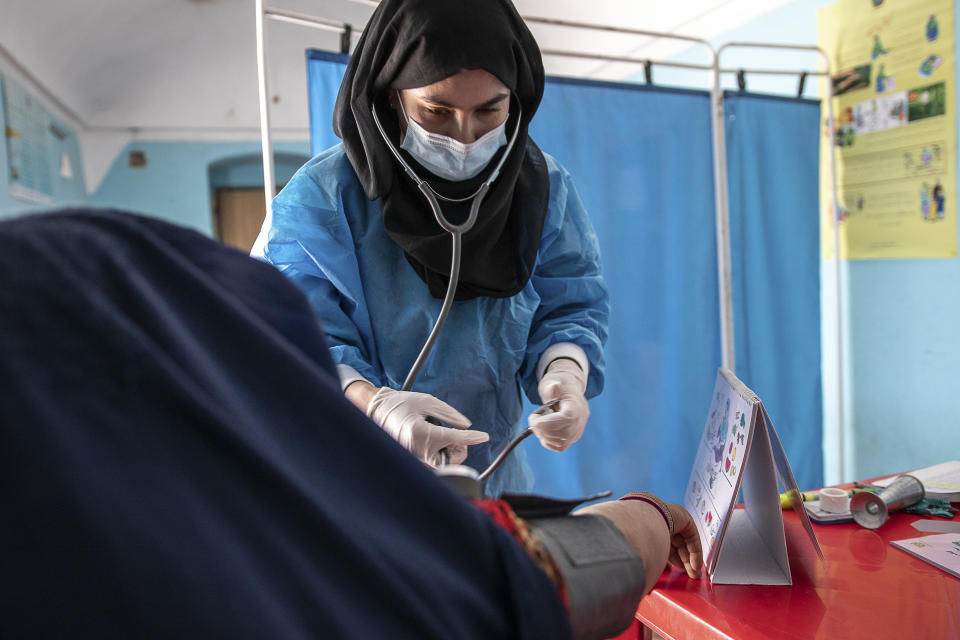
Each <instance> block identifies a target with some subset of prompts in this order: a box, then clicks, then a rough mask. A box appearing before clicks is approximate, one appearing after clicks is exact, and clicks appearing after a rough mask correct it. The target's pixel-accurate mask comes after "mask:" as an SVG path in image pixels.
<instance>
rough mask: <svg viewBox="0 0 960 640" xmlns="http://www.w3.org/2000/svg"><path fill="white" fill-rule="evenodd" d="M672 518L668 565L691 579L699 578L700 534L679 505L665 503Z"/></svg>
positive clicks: (688, 515) (686, 512)
mask: <svg viewBox="0 0 960 640" xmlns="http://www.w3.org/2000/svg"><path fill="white" fill-rule="evenodd" d="M665 504H666V505H667V508H669V509H670V515H671V516H673V537H672V538H671V539H670V556H669V558H668V560H669V561H670V564H672V565H673V566H675V567H677V568H678V569H683V570H684V571H686V572H687V575H688V576H690V577H691V578H699V577H700V567H701V566H702V565H703V550H702V549H701V548H700V534H699V533H698V532H697V525H696V524H695V523H694V522H693V518H692V517H691V516H690V513H689V512H688V511H687V510H686V509H684V508H683V506H681V505H679V504H674V503H671V502H667V503H665Z"/></svg>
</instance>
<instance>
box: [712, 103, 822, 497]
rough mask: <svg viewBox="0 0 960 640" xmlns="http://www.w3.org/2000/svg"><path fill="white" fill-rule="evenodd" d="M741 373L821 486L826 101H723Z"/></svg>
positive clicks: (812, 482) (807, 482) (808, 481)
mask: <svg viewBox="0 0 960 640" xmlns="http://www.w3.org/2000/svg"><path fill="white" fill-rule="evenodd" d="M724 113H725V115H726V138H727V185H728V189H729V195H730V253H731V256H732V259H731V265H730V266H731V278H732V280H733V287H732V290H733V309H734V314H733V325H734V333H735V335H734V342H735V344H736V365H737V377H739V378H740V379H741V380H743V381H744V382H745V383H746V384H747V386H749V387H750V388H751V389H753V391H754V392H755V393H756V394H757V395H758V396H760V398H761V399H762V400H763V403H764V406H766V408H767V412H768V413H769V414H770V418H771V419H772V420H773V424H774V427H775V428H776V430H777V434H778V435H779V436H780V441H781V442H782V443H783V447H784V449H785V450H786V452H787V459H788V460H789V461H790V466H791V467H792V468H793V473H794V475H795V476H796V478H797V483H798V484H799V485H800V486H801V487H808V488H809V487H819V486H821V485H822V484H823V455H822V438H823V435H822V422H823V415H822V410H823V409H822V402H821V397H820V396H821V387H820V382H821V381H820V235H819V234H820V227H819V215H820V214H819V211H820V200H819V185H820V182H819V180H820V176H819V153H820V150H819V136H818V135H817V131H818V127H819V122H820V103H819V102H817V101H814V100H797V99H785V98H779V97H775V96H761V95H756V94H744V93H730V94H728V95H727V96H726V100H725V102H724Z"/></svg>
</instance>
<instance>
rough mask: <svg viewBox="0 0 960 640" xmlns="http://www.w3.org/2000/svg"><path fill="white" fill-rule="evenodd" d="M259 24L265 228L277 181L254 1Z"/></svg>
mask: <svg viewBox="0 0 960 640" xmlns="http://www.w3.org/2000/svg"><path fill="white" fill-rule="evenodd" d="M254 3H255V5H256V11H257V16H256V22H257V89H258V91H259V93H260V146H261V150H262V152H263V195H264V198H266V213H265V217H264V221H263V224H264V227H267V226H269V225H270V221H271V220H272V218H273V215H272V212H271V211H272V204H273V196H275V195H276V180H275V179H274V177H273V175H274V170H273V146H272V144H271V143H270V99H269V93H268V92H267V59H266V42H265V34H264V29H263V21H264V12H263V0H254Z"/></svg>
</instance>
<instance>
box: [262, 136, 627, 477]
mask: <svg viewBox="0 0 960 640" xmlns="http://www.w3.org/2000/svg"><path fill="white" fill-rule="evenodd" d="M544 157H545V158H546V161H547V168H548V170H549V175H550V199H549V204H548V210H547V215H546V220H545V222H544V227H543V238H542V242H541V245H540V250H539V253H538V255H537V261H536V265H535V268H534V272H533V276H532V277H531V278H530V280H529V281H528V282H527V284H526V286H525V287H524V288H523V290H522V291H521V292H520V293H518V294H516V295H514V296H512V297H509V298H489V297H477V298H474V299H472V300H466V301H460V302H454V304H453V307H452V309H451V310H450V314H449V316H448V317H447V321H446V324H445V325H444V328H443V329H442V331H441V332H440V335H439V337H438V339H437V342H436V344H435V345H434V347H433V351H432V352H431V354H430V356H429V357H428V358H427V360H426V362H425V363H424V365H423V368H422V369H421V370H420V373H419V375H418V377H417V379H416V382H414V385H413V388H412V390H413V391H420V392H423V393H429V394H431V395H433V396H435V397H437V398H439V399H441V400H443V401H444V402H446V403H448V404H450V405H451V406H452V407H454V408H455V409H457V410H458V411H460V412H461V413H463V414H464V415H466V416H467V417H468V418H469V419H470V420H471V421H472V422H473V428H474V429H478V430H481V431H486V432H487V433H489V434H490V441H489V442H488V443H485V444H480V445H474V446H471V447H470V448H469V449H468V453H469V455H468V457H467V460H466V464H468V465H470V466H472V467H474V468H476V469H478V470H480V471H482V470H483V469H485V468H486V466H487V465H488V464H489V463H490V462H491V461H492V460H493V458H494V457H496V455H497V454H498V453H499V452H500V451H501V450H502V449H503V447H504V446H506V443H507V442H509V440H510V439H511V438H512V437H513V436H514V435H516V434H517V433H519V431H520V430H521V428H522V427H520V421H521V418H524V419H525V416H523V415H521V414H522V399H521V395H520V390H521V387H522V388H523V390H524V391H525V392H526V394H527V397H528V398H530V400H531V402H533V403H535V404H538V403H539V395H538V393H537V379H536V366H537V362H538V359H539V358H540V355H541V354H542V353H543V352H544V350H546V349H547V347H549V346H550V345H552V344H554V343H557V342H572V343H575V344H577V345H579V346H580V347H581V348H582V349H583V350H584V352H586V354H587V357H588V358H589V360H590V365H591V369H590V376H589V382H588V385H587V392H586V395H587V397H588V398H589V397H592V396H595V395H596V394H598V393H599V392H600V391H601V389H602V388H603V372H604V360H603V344H604V342H605V341H606V338H607V318H608V315H609V300H608V295H607V289H606V286H605V284H604V282H603V278H602V275H601V269H600V254H599V248H598V243H597V237H596V233H595V232H594V230H593V226H592V225H591V224H590V221H589V219H588V217H587V214H586V212H585V211H584V208H583V204H582V203H581V201H580V198H579V196H578V195H577V192H576V189H575V188H574V186H573V181H572V179H571V178H570V175H569V174H568V173H567V172H566V170H565V169H564V168H563V167H561V166H560V165H559V163H557V162H556V160H554V159H553V158H551V157H550V156H548V155H546V154H544ZM401 179H405V178H401ZM423 212H424V213H423V214H424V215H426V216H432V213H431V212H430V209H429V206H428V205H427V203H426V202H424V204H423ZM254 255H259V256H260V257H262V258H264V259H266V260H267V261H268V262H270V263H272V264H274V265H275V266H276V267H277V268H279V269H280V270H281V271H282V272H283V273H284V274H285V275H287V276H288V277H289V278H290V279H291V280H292V281H293V282H294V283H296V284H297V285H298V286H299V287H300V288H301V289H302V290H303V291H304V292H305V293H306V295H307V297H308V298H309V300H310V303H311V305H312V306H313V309H314V310H315V311H316V313H317V315H318V317H319V319H320V322H321V324H322V326H323V329H324V331H326V333H327V337H328V339H329V341H330V347H331V352H332V355H333V360H334V362H336V363H337V364H341V363H342V364H346V365H349V366H351V367H353V368H354V369H356V370H357V371H358V372H359V373H360V375H362V376H364V377H365V378H366V379H367V380H369V381H370V382H371V383H372V384H374V385H376V386H388V387H392V388H394V389H399V388H400V387H401V385H402V384H403V381H404V379H405V378H406V376H407V373H408V371H409V370H410V367H411V366H412V365H413V363H414V361H415V360H416V357H417V355H418V354H419V352H420V349H421V348H422V346H423V343H424V341H425V340H426V339H427V336H428V335H429V333H430V330H431V328H432V327H433V323H434V322H435V320H436V318H437V316H438V314H439V312H440V307H441V306H442V302H443V301H442V300H439V299H437V298H434V297H432V296H431V295H430V293H429V291H428V290H427V286H426V284H425V283H424V282H423V281H422V280H421V279H420V278H419V277H418V276H417V274H416V273H415V272H414V270H413V268H412V267H411V266H410V264H409V263H408V262H407V259H406V257H405V256H404V253H403V250H402V249H401V248H400V247H399V246H398V245H397V244H396V243H394V242H393V240H391V239H390V237H389V236H388V235H387V233H386V230H385V229H384V225H383V221H382V208H381V201H380V200H379V199H377V200H374V201H372V202H371V201H370V200H368V199H367V197H366V195H365V194H364V192H363V187H362V186H361V184H360V181H359V180H358V179H357V176H356V174H355V172H354V170H353V167H352V166H351V165H350V162H349V160H348V159H347V156H346V153H345V152H344V149H343V146H342V145H337V146H335V147H333V148H331V149H328V150H327V151H324V152H323V153H321V154H319V155H317V156H316V157H314V158H313V159H312V160H310V161H309V162H308V163H307V164H305V165H304V166H303V167H301V168H300V170H299V171H298V172H297V173H296V175H294V177H293V178H292V179H291V180H290V182H289V183H288V184H287V186H286V187H285V188H284V189H283V191H281V192H280V194H279V195H277V197H276V198H275V199H274V201H273V219H272V222H271V224H269V225H265V226H264V229H263V230H262V231H261V237H260V238H259V239H258V241H257V245H256V247H255V249H254ZM462 259H463V260H464V261H467V260H470V259H471V258H470V256H469V255H464V256H463V258H462ZM524 426H526V425H525V420H524ZM586 433H587V436H589V427H588V430H587V432H586ZM558 455H562V454H558ZM532 480H533V479H532V474H531V473H530V469H529V466H528V465H527V463H526V459H525V455H524V454H523V450H522V448H518V449H516V450H515V451H514V452H513V453H512V454H511V455H510V456H509V457H508V458H507V460H506V461H505V462H504V463H503V465H502V466H501V467H500V468H499V469H498V470H497V471H496V472H495V473H494V474H493V475H492V476H491V477H490V479H489V480H488V481H487V485H486V492H487V493H488V495H499V494H500V493H501V492H503V491H528V490H530V489H531V488H532V486H533V482H532Z"/></svg>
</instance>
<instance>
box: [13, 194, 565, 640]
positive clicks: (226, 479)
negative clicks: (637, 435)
mask: <svg viewBox="0 0 960 640" xmlns="http://www.w3.org/2000/svg"><path fill="white" fill-rule="evenodd" d="M0 247H2V251H0V283H2V287H0V323H2V330H0V384H2V391H0V486H2V487H3V500H2V501H0V509H2V522H3V524H2V525H0V551H2V553H0V637H4V638H13V637H128V638H152V637H165V638H171V637H184V638H186V637H193V638H206V637H221V638H227V637H229V638H348V637H356V638H376V637H407V638H510V637H529V638H535V637H536V638H543V637H550V638H555V637H565V636H567V635H569V629H568V626H567V622H566V619H565V614H564V610H563V606H562V604H561V602H560V600H559V598H558V597H557V596H556V592H555V591H554V589H553V587H552V585H551V584H550V582H549V581H548V580H547V578H546V577H545V575H544V574H543V573H542V572H541V571H540V570H539V569H538V568H537V567H536V565H535V564H534V563H533V562H532V561H531V560H530V559H529V558H528V557H527V556H526V555H525V553H524V552H523V550H522V549H521V548H520V547H519V545H517V544H516V543H515V542H514V541H513V540H512V539H510V538H509V537H508V536H507V535H506V534H505V533H504V532H502V531H501V530H500V529H499V528H497V527H496V526H495V525H494V524H493V523H492V522H491V521H490V520H488V519H487V518H486V517H485V516H484V515H483V514H481V513H480V512H478V511H477V510H475V509H473V508H472V507H471V506H470V505H469V504H467V503H466V502H465V501H463V500H462V499H461V498H459V497H458V496H457V495H455V494H454V493H453V492H452V491H450V490H448V489H447V487H446V486H444V485H442V484H441V483H440V482H439V481H438V480H437V479H436V478H435V477H434V476H433V475H432V473H430V472H429V471H428V470H427V469H426V468H425V467H424V466H423V465H422V464H421V463H420V462H418V461H417V460H415V459H414V458H413V457H412V456H410V455H409V454H408V453H407V452H406V451H405V450H403V449H402V448H401V447H400V446H399V445H398V444H397V443H396V442H394V441H393V440H392V439H391V438H389V437H388V436H387V435H385V434H384V433H383V432H382V431H381V430H380V429H379V428H378V427H377V426H376V425H375V424H373V423H372V422H370V421H369V420H367V419H366V417H365V416H363V415H362V414H361V413H360V412H359V411H357V410H355V409H354V408H353V406H352V405H350V404H349V403H348V402H347V401H346V400H345V399H344V397H343V394H342V393H341V391H340V387H339V383H338V380H337V377H336V373H335V370H334V368H333V365H332V363H331V360H330V357H329V355H328V352H327V346H326V343H325V340H324V337H323V335H322V333H321V330H320V329H319V326H318V324H317V322H316V320H315V318H314V316H313V314H312V313H311V311H310V308H309V306H308V303H307V301H306V300H305V298H304V297H303V295H302V294H301V293H300V292H299V291H298V290H297V289H296V288H295V287H294V286H293V285H291V284H290V283H289V282H287V280H286V279H285V278H284V277H283V276H282V275H281V274H280V273H279V272H277V271H276V270H275V269H274V268H273V267H271V266H269V265H266V264H262V263H259V262H256V261H254V260H252V259H250V258H248V257H247V256H245V255H243V254H241V253H239V252H237V251H234V250H232V249H229V248H227V247H225V246H223V245H220V244H218V243H216V242H214V241H212V240H209V239H207V238H205V237H203V236H201V235H200V234H197V233H195V232H192V231H188V230H185V229H181V228H177V227H173V226H170V225H168V224H165V223H162V222H159V221H156V220H150V219H146V218H141V217H136V216H133V215H129V214H123V213H118V212H107V211H92V210H86V211H73V212H57V213H49V214H44V215H38V216H30V217H26V218H20V219H14V220H11V221H6V222H2V223H0Z"/></svg>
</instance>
